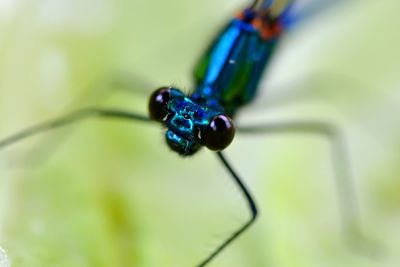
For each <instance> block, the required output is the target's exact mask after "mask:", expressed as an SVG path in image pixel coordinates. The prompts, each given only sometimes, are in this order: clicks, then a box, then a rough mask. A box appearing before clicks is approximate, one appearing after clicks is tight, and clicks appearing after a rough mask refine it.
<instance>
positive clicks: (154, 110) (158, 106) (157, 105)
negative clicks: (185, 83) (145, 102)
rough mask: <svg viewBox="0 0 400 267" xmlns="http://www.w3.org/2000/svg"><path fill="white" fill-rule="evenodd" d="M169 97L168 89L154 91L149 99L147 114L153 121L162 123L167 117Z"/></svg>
mask: <svg viewBox="0 0 400 267" xmlns="http://www.w3.org/2000/svg"><path fill="white" fill-rule="evenodd" d="M170 97H171V88H170V87H161V88H159V89H157V90H156V91H154V92H153V93H152V94H151V96H150V99H149V113H150V117H151V118H152V119H153V120H156V121H160V122H162V120H163V118H164V117H165V116H166V115H167V113H166V112H167V109H166V107H167V103H168V101H169V99H170Z"/></svg>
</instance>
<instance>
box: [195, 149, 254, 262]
mask: <svg viewBox="0 0 400 267" xmlns="http://www.w3.org/2000/svg"><path fill="white" fill-rule="evenodd" d="M217 156H218V158H219V159H220V160H221V162H222V164H223V165H224V166H225V168H226V169H227V170H228V172H229V173H230V175H231V177H232V178H233V180H234V181H235V183H236V185H237V186H238V187H239V189H240V191H241V192H242V194H243V197H244V198H245V200H246V201H247V205H248V207H249V210H250V219H249V220H248V221H247V222H246V223H245V224H243V225H242V226H241V227H240V228H239V229H238V230H236V231H235V232H234V233H233V234H232V235H231V236H230V237H229V238H227V239H226V240H225V241H224V242H223V243H222V244H221V245H219V246H218V247H217V248H216V249H215V250H214V251H213V252H212V253H211V254H210V255H208V256H207V258H205V259H204V260H203V261H202V262H201V263H200V264H199V265H198V267H203V266H206V265H207V264H208V263H209V262H210V261H211V260H213V259H214V258H215V257H216V256H217V255H218V254H219V253H220V252H221V251H222V250H223V249H224V248H226V247H227V246H228V245H229V244H230V243H232V242H233V241H234V240H235V239H236V238H238V237H239V236H240V235H241V234H242V233H243V232H244V231H245V230H246V229H247V228H249V226H250V225H252V224H253V222H254V221H255V219H256V218H257V214H258V211H257V207H256V204H255V201H254V198H253V197H252V196H251V193H250V191H249V190H248V189H247V187H246V186H245V184H244V183H243V181H242V179H240V177H239V176H238V175H237V174H236V172H235V171H234V170H233V169H232V166H231V165H230V164H229V163H228V161H227V160H226V158H225V157H224V155H223V154H222V152H217Z"/></svg>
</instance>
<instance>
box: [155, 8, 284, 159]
mask: <svg viewBox="0 0 400 267" xmlns="http://www.w3.org/2000/svg"><path fill="white" fill-rule="evenodd" d="M282 29H283V27H282V24H281V20H280V17H279V16H275V17H273V15H272V14H271V12H270V11H269V10H268V9H267V10H258V9H255V8H248V9H245V10H244V11H242V12H241V13H240V14H239V15H238V16H236V17H235V18H234V19H233V20H232V21H230V22H229V23H228V25H227V26H226V27H225V28H224V29H223V30H222V31H221V32H220V33H219V34H218V35H217V38H216V39H215V40H214V41H213V42H212V43H211V45H210V46H209V48H208V49H207V51H206V53H205V54H204V56H203V57H202V58H201V59H200V60H199V63H198V64H197V66H196V68H195V71H194V78H195V90H194V91H193V92H192V93H191V94H190V95H184V94H183V93H182V92H181V91H180V90H179V89H177V88H172V87H162V88H160V89H158V90H157V91H155V92H154V93H153V94H152V96H151V97H150V101H149V110H150V116H151V118H153V119H155V120H157V121H159V122H161V123H163V124H164V125H165V126H166V128H167V131H166V133H165V135H166V140H167V143H168V145H169V147H170V148H171V149H173V150H174V151H176V152H178V153H179V154H180V155H183V156H187V155H192V154H194V153H195V152H196V151H198V150H199V149H200V148H201V147H202V146H206V147H207V148H209V149H211V150H215V151H220V150H223V149H224V148H226V147H227V146H228V145H229V144H230V143H231V141H232V140H233V137H234V134H235V128H234V125H233V122H232V117H233V116H234V115H235V113H236V111H237V110H238V109H239V108H240V107H241V106H243V105H244V104H246V103H248V102H250V101H251V100H252V99H253V98H254V96H255V95H256V92H257V88H258V84H259V81H260V79H261V76H262V74H263V72H264V70H265V68H266V66H267V65H268V63H269V62H270V59H271V56H272V55H273V52H274V51H275V47H276V45H277V43H278V40H279V37H280V35H281V33H282Z"/></svg>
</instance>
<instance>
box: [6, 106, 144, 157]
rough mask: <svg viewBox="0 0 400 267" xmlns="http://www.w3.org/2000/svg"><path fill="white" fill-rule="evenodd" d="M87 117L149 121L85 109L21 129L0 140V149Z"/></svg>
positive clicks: (125, 113) (119, 112)
mask: <svg viewBox="0 0 400 267" xmlns="http://www.w3.org/2000/svg"><path fill="white" fill-rule="evenodd" d="M88 117H105V118H116V119H129V120H134V121H146V122H147V121H150V119H149V118H147V117H145V116H143V115H139V114H136V113H133V112H130V111H123V110H116V109H100V108H86V109H80V110H77V111H74V112H72V113H70V114H67V115H65V116H62V117H60V118H57V119H53V120H49V121H45V122H42V123H39V124H36V125H33V126H31V127H28V128H26V129H23V130H21V131H19V132H17V133H15V134H13V135H11V136H9V137H6V138H4V139H2V140H0V149H3V148H5V147H7V146H9V145H12V144H15V143H17V142H19V141H22V140H24V139H26V138H28V137H31V136H33V135H37V134H39V133H42V132H45V131H48V130H52V129H55V128H59V127H61V126H65V125H68V124H72V123H74V122H76V121H79V120H82V119H85V118H88Z"/></svg>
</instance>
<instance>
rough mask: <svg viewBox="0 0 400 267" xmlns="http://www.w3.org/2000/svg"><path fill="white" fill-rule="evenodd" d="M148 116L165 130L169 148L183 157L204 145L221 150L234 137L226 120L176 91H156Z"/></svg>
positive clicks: (162, 89) (161, 89)
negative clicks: (163, 126)
mask: <svg viewBox="0 0 400 267" xmlns="http://www.w3.org/2000/svg"><path fill="white" fill-rule="evenodd" d="M149 112H150V117H151V118H152V119H154V120H156V121H159V122H161V123H162V124H163V125H165V126H166V127H167V131H166V133H165V137H166V141H167V144H168V145H169V147H170V148H171V149H172V150H174V151H176V152H178V153H179V154H180V155H183V156H187V155H192V154H194V153H195V152H197V151H198V150H199V149H200V148H201V146H203V145H204V146H206V147H207V148H209V149H211V150H215V151H220V150H223V149H224V148H226V147H227V146H228V145H229V144H230V143H231V142H232V140H233V137H234V135H235V127H234V125H233V122H232V120H231V119H230V118H229V117H228V116H226V115H225V114H223V113H222V112H221V111H220V110H213V109H211V108H210V107H208V106H205V105H201V104H198V103H196V102H194V101H193V100H192V99H191V98H190V97H188V96H185V95H184V94H183V93H182V92H181V91H180V90H178V89H176V88H172V87H162V88H160V89H158V90H156V91H155V92H154V93H153V94H152V95H151V96H150V100H149Z"/></svg>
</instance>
